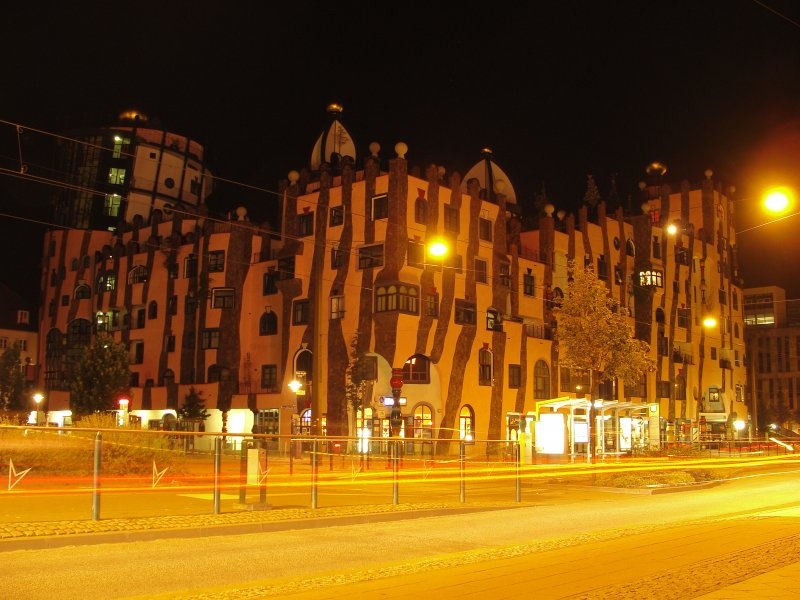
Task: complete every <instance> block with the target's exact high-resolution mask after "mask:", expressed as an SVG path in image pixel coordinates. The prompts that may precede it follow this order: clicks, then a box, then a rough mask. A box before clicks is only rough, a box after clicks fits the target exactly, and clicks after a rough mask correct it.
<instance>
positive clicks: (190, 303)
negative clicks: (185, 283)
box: [183, 296, 197, 315]
mask: <svg viewBox="0 0 800 600" xmlns="http://www.w3.org/2000/svg"><path fill="white" fill-rule="evenodd" d="M196 310H197V298H196V297H195V296H186V298H185V299H184V302H183V312H184V313H185V314H187V315H193V314H194V312H195V311H196Z"/></svg>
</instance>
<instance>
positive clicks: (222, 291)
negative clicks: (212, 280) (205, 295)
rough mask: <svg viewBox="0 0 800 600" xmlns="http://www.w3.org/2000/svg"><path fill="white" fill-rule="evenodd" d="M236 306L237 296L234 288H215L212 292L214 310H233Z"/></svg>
mask: <svg viewBox="0 0 800 600" xmlns="http://www.w3.org/2000/svg"><path fill="white" fill-rule="evenodd" d="M235 304H236V294H235V292H234V289H233V288H214V289H213V290H211V307H212V308H233V307H234V305H235Z"/></svg>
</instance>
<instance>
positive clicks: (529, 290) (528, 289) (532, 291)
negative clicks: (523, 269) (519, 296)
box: [522, 273, 536, 296]
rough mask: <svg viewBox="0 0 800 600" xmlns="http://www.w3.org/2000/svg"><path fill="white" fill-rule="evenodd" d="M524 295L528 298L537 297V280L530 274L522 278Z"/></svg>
mask: <svg viewBox="0 0 800 600" xmlns="http://www.w3.org/2000/svg"><path fill="white" fill-rule="evenodd" d="M522 293H523V294H525V295H526V296H535V295H536V278H535V277H534V276H533V275H531V274H530V273H525V274H524V275H523V276H522Z"/></svg>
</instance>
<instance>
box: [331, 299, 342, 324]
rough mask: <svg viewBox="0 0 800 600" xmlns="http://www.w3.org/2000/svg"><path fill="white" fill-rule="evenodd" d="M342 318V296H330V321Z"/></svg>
mask: <svg viewBox="0 0 800 600" xmlns="http://www.w3.org/2000/svg"><path fill="white" fill-rule="evenodd" d="M343 318H344V296H331V319H343Z"/></svg>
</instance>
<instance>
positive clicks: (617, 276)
mask: <svg viewBox="0 0 800 600" xmlns="http://www.w3.org/2000/svg"><path fill="white" fill-rule="evenodd" d="M614 283H616V284H617V285H622V267H614Z"/></svg>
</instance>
